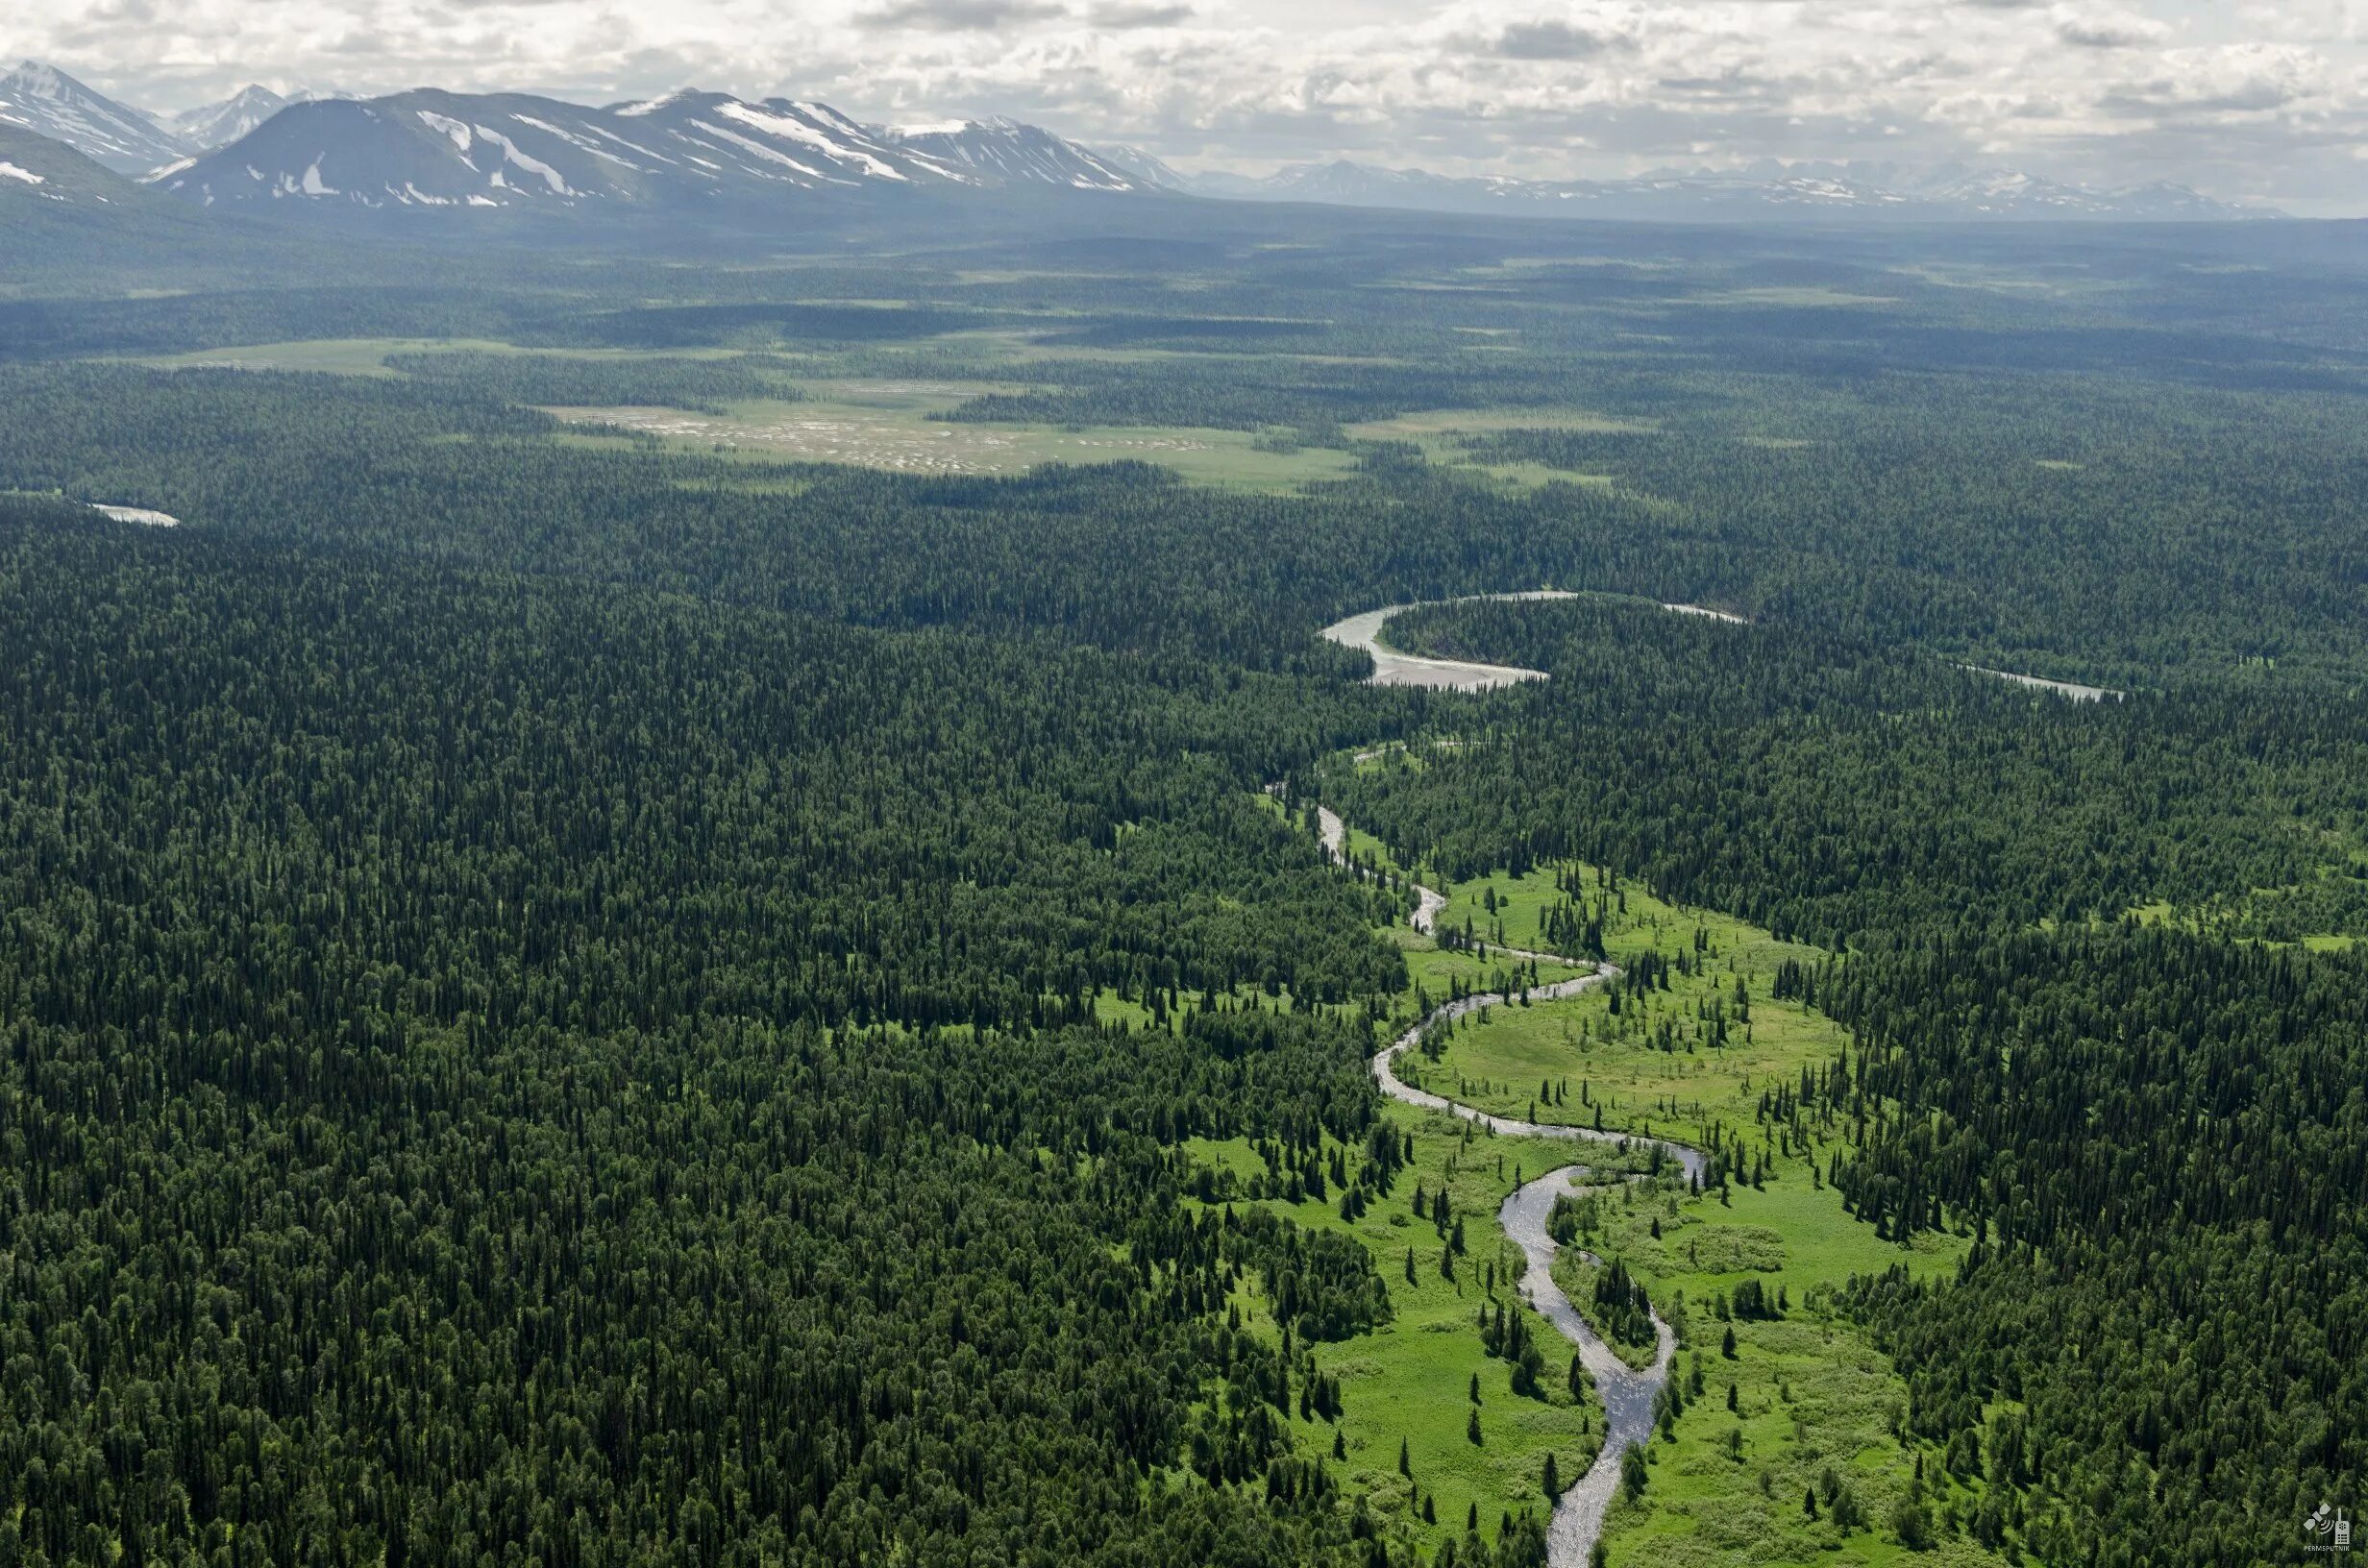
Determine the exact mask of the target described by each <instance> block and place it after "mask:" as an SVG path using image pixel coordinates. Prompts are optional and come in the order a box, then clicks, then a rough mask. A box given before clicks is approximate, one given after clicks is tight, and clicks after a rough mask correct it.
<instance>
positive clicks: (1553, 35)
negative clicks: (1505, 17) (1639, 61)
mask: <svg viewBox="0 0 2368 1568" xmlns="http://www.w3.org/2000/svg"><path fill="white" fill-rule="evenodd" d="M1628 44H1629V40H1628V39H1627V38H1626V37H1620V36H1618V35H1616V34H1604V33H1598V32H1595V31H1594V30H1592V29H1591V28H1584V27H1574V26H1572V25H1571V24H1570V23H1568V22H1563V21H1543V22H1509V23H1507V24H1506V26H1505V30H1504V31H1503V32H1501V33H1499V34H1497V35H1496V46H1495V47H1496V53H1498V54H1500V55H1502V56H1504V57H1505V58H1506V59H1507V60H1587V59H1590V58H1591V57H1592V56H1595V55H1599V54H1602V53H1603V52H1604V51H1605V50H1606V49H1618V48H1624V47H1627V46H1628Z"/></svg>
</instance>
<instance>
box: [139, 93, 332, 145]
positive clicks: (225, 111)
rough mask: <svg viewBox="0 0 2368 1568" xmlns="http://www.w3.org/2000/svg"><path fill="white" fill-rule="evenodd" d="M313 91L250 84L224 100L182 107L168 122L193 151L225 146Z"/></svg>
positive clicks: (309, 97) (303, 101)
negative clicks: (283, 91) (284, 91)
mask: <svg viewBox="0 0 2368 1568" xmlns="http://www.w3.org/2000/svg"><path fill="white" fill-rule="evenodd" d="M317 96H319V95H318V94H316V93H313V92H309V91H308V90H306V89H304V88H302V87H299V88H298V89H297V90H296V91H294V92H291V93H289V94H288V95H287V96H285V97H282V96H281V95H280V94H279V93H276V92H274V91H272V90H271V89H270V88H269V87H266V86H259V85H257V84H252V83H251V84H249V85H248V86H243V87H240V88H239V89H238V90H237V91H236V92H234V93H233V94H231V95H230V96H229V97H228V98H225V99H223V100H222V101H221V102H220V103H215V104H201V105H199V106H198V107H197V108H195V109H185V110H182V111H181V112H180V113H178V114H176V115H174V116H173V117H172V120H171V122H170V125H171V129H172V132H173V134H174V135H177V136H179V137H180V138H181V139H182V140H183V141H184V142H185V143H186V144H187V145H188V148H189V150H190V151H191V152H192V153H198V152H205V151H207V150H209V149H210V148H214V147H227V146H229V145H230V144H231V143H232V142H234V141H236V140H237V139H238V138H239V137H241V136H243V135H250V134H251V133H253V132H254V131H255V130H257V129H258V128H259V127H260V126H261V125H262V123H263V122H264V121H265V120H268V119H270V118H271V117H272V116H273V115H274V114H277V113H279V112H280V110H284V109H285V108H287V106H288V105H290V104H306V103H310V102H311V101H312V100H313V99H314V98H315V97H317Z"/></svg>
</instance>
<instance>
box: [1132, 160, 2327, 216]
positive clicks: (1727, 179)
mask: <svg viewBox="0 0 2368 1568" xmlns="http://www.w3.org/2000/svg"><path fill="white" fill-rule="evenodd" d="M1163 167H1164V165H1163ZM1171 172H1172V171H1171ZM1177 178H1178V179H1179V181H1180V188H1182V189H1184V190H1187V191H1191V192H1194V193H1196V194H1199V195H1204V196H1214V197H1221V198H1225V199H1229V200H1234V201H1267V202H1316V203H1322V204H1327V205H1332V206H1342V207H1378V208H1408V209H1413V210H1418V211H1429V212H1471V213H1482V212H1485V213H1498V214H1506V215H1522V214H1527V215H1532V216H1551V217H1573V218H1647V219H1727V220H1750V219H1754V218H1765V217H1771V216H1774V217H1803V218H1828V219H1839V220H1877V221H1902V220H1906V221H1919V222H1949V221H1959V220H1982V219H2011V220H2030V219H2054V220H2062V219H2087V220H2091V221H2120V222H2159V221H2187V222H2223V221H2230V220H2243V219H2257V218H2275V217H2278V216H2281V215H2282V214H2280V213H2277V212H2274V211H2271V210H2268V209H2266V208H2253V207H2240V206H2237V205H2235V204H2232V203H2228V202H2221V201H2215V200H2214V199H2212V198H2210V197H2208V196H2205V195H2202V194H2200V193H2199V192H2196V191H2194V190H2190V189H2188V188H2187V187H2186V186H2184V185H2174V184H2145V185H2134V186H2127V187H2121V188H2116V189H2110V190H2100V189H2097V188H2094V187H2091V186H2086V185H2077V184H2066V183H2063V182H2060V181H2053V180H2046V179H2042V178H2040V177H2038V176H2035V175H2030V174H2024V173H2020V172H2017V171H2014V170H2009V169H1984V170H1970V169H1965V168H1962V167H1959V166H1948V167H1944V168H1942V169H1938V170H1935V171H1930V172H1927V173H1917V172H1915V171H1911V170H1905V169H1900V168H1897V167H1895V166H1890V165H1884V166H1880V167H1875V168H1866V167H1862V166H1858V165H1854V164H1846V163H1840V164H1836V163H1795V164H1781V163H1776V162H1774V161H1766V162H1762V163H1760V164H1757V165H1754V166H1753V167H1751V168H1748V169H1744V170H1739V171H1734V172H1717V171H1710V170H1701V171H1694V172H1690V173H1689V172H1681V171H1674V170H1672V171H1667V172H1663V173H1657V174H1647V175H1641V176H1639V177H1637V178H1635V179H1632V180H1516V179H1509V178H1500V177H1466V176H1455V175H1441V174H1433V173H1430V172H1429V171H1427V170H1423V169H1390V168H1380V167H1376V166H1374V165H1372V164H1368V163H1356V162H1349V161H1345V160H1344V161H1338V162H1332V163H1299V164H1294V165H1291V166H1290V167H1287V168H1283V169H1279V170H1277V171H1276V172H1274V173H1273V174H1270V175H1267V176H1264V177H1263V178H1249V177H1246V176H1242V175H1233V174H1208V175H1201V176H1198V177H1196V178H1184V177H1181V176H1179V177H1177Z"/></svg>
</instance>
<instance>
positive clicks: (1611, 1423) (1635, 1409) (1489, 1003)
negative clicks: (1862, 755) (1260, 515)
mask: <svg viewBox="0 0 2368 1568" xmlns="http://www.w3.org/2000/svg"><path fill="white" fill-rule="evenodd" d="M1471 597H1472V598H1476V599H1497V600H1535V599H1568V598H1571V597H1573V596H1571V595H1569V594H1564V593H1556V592H1552V591H1550V590H1541V591H1538V592H1534V593H1526V594H1481V595H1474V596H1471ZM1450 602H1453V601H1450ZM1416 607H1417V606H1414V605H1409V604H1395V605H1392V606H1390V607H1389V608H1387V609H1381V610H1369V611H1368V612H1366V613H1365V614H1363V615H1357V616H1351V617H1349V618H1348V619H1347V620H1345V621H1343V622H1340V623H1339V624H1338V625H1332V626H1328V627H1326V628H1325V630H1324V635H1325V636H1326V637H1328V638H1330V639H1331V640H1332V641H1334V642H1336V643H1342V644H1344V645H1346V646H1348V647H1351V648H1362V649H1365V650H1366V651H1367V652H1368V653H1370V654H1371V655H1372V658H1373V674H1372V677H1371V679H1372V681H1373V683H1374V684H1375V685H1382V686H1431V687H1441V688H1446V689H1451V690H1455V691H1483V690H1486V689H1488V688H1490V687H1492V686H1503V685H1510V684H1512V683H1513V682H1515V681H1522V680H1543V679H1545V678H1546V674H1545V672H1544V671H1542V670H1523V669H1519V668H1517V667H1514V666H1510V665H1495V664H1475V663H1470V662H1468V661H1463V660H1456V659H1425V658H1417V657H1415V656H1413V655H1411V654H1405V653H1397V652H1394V651H1392V650H1390V649H1384V648H1382V647H1381V646H1380V644H1379V635H1380V631H1381V627H1382V625H1383V624H1384V623H1385V622H1387V621H1388V620H1389V619H1390V617H1392V616H1394V615H1396V614H1398V613H1399V612H1400V611H1402V610H1408V609H1413V608H1416ZM1671 607H1672V608H1680V609H1684V608H1687V607H1685V606H1671ZM1696 613H1701V612H1696ZM1710 613H1716V612H1710ZM1317 820H1318V825H1319V830H1320V833H1321V835H1322V838H1323V844H1324V847H1325V848H1326V849H1328V850H1329V851H1330V852H1331V854H1332V858H1333V859H1334V860H1336V861H1342V862H1345V860H1346V858H1347V840H1348V829H1347V824H1346V823H1344V822H1343V821H1341V819H1340V818H1339V816H1337V815H1336V814H1334V813H1333V812H1331V811H1328V810H1325V809H1323V808H1318V811H1317ZM1415 897H1416V907H1415V913H1414V917H1413V924H1414V926H1415V929H1417V930H1418V931H1424V932H1428V931H1430V930H1431V929H1432V927H1433V925H1434V924H1435V923H1436V921H1437V919H1438V916H1439V912H1440V911H1441V910H1442V909H1443V908H1444V907H1445V906H1446V902H1447V900H1446V898H1445V896H1444V895H1443V894H1440V893H1438V892H1437V891H1435V890H1433V889H1430V888H1426V887H1422V886H1419V885H1418V886H1417V887H1416V888H1415ZM1495 950H1496V951H1497V952H1500V953H1502V954H1504V955H1505V956H1507V957H1509V958H1519V959H1538V960H1543V961H1550V962H1554V963H1562V964H1566V963H1568V962H1569V960H1567V959H1566V958H1562V957H1560V956H1559V955H1557V954H1553V953H1539V952H1531V951H1529V950H1528V949H1526V948H1520V947H1498V948H1496V949H1495ZM1618 973H1619V970H1618V969H1617V968H1614V967H1613V966H1612V965H1609V964H1601V965H1597V966H1596V968H1595V972H1593V973H1592V974H1583V975H1579V976H1576V977H1575V978H1572V979H1568V980H1561V981H1556V982H1554V983H1553V984H1551V985H1544V986H1536V987H1532V988H1531V990H1530V992H1529V994H1530V997H1531V999H1532V1000H1534V1001H1550V1000H1553V999H1555V998H1558V997H1563V996H1574V995H1576V994H1578V993H1579V992H1582V991H1585V990H1587V989H1588V988H1589V987H1590V986H1596V985H1601V984H1602V983H1603V982H1605V981H1606V980H1609V979H1611V978H1612V977H1614V976H1616V975H1617V974H1618ZM1507 1000H1509V998H1508V997H1506V996H1505V995H1504V994H1503V993H1501V992H1483V993H1481V994H1478V995H1473V996H1465V997H1460V998H1458V999H1457V1000H1455V1001H1451V1002H1448V1003H1445V1004H1444V1005H1443V1006H1441V1007H1437V1008H1434V1009H1432V1011H1431V1012H1430V1014H1429V1015H1428V1016H1427V1017H1424V1018H1423V1019H1422V1020H1421V1021H1420V1022H1419V1023H1418V1024H1416V1025H1415V1026H1414V1027H1413V1028H1412V1029H1409V1030H1407V1031H1406V1032H1405V1033H1404V1034H1402V1035H1400V1036H1399V1037H1398V1038H1397V1039H1396V1040H1395V1041H1392V1042H1391V1043H1390V1044H1389V1045H1388V1046H1387V1047H1385V1048H1384V1049H1383V1050H1382V1051H1381V1052H1380V1053H1379V1054H1378V1055H1376V1056H1375V1057H1374V1058H1373V1077H1374V1079H1375V1081H1376V1082H1377V1083H1379V1085H1380V1086H1381V1091H1382V1092H1383V1093H1384V1094H1387V1095H1389V1096H1390V1097H1391V1098H1392V1099H1394V1100H1401V1101H1403V1102H1405V1103H1406V1104H1408V1105H1418V1106H1422V1107H1424V1108H1425V1109H1428V1110H1433V1111H1444V1112H1446V1113H1447V1114H1448V1115H1454V1116H1461V1117H1462V1118H1464V1119H1465V1120H1466V1121H1470V1122H1476V1123H1478V1124H1479V1125H1481V1126H1483V1127H1486V1128H1488V1129H1490V1130H1491V1131H1492V1132H1496V1133H1501V1134H1505V1135H1508V1136H1511V1137H1520V1138H1549V1139H1567V1140H1569V1141H1572V1142H1598V1143H1610V1144H1615V1145H1617V1146H1619V1147H1621V1148H1634V1147H1636V1146H1638V1145H1640V1144H1658V1145H1659V1146H1660V1148H1661V1149H1662V1151H1663V1152H1664V1153H1665V1155H1666V1156H1667V1157H1668V1159H1669V1161H1670V1163H1672V1164H1675V1165H1677V1166H1678V1167H1679V1168H1680V1169H1682V1170H1683V1171H1685V1173H1686V1174H1687V1175H1689V1176H1694V1177H1698V1176H1700V1175H1701V1174H1702V1170H1703V1159H1702V1156H1701V1154H1700V1153H1699V1152H1698V1151H1697V1150H1694V1149H1690V1148H1689V1147H1687V1146H1686V1145H1685V1144H1683V1143H1673V1142H1670V1141H1669V1140H1668V1139H1657V1138H1639V1137H1634V1136H1631V1135H1628V1134H1623V1133H1606V1132H1598V1131H1596V1130H1595V1129H1594V1128H1592V1127H1567V1126H1561V1125H1554V1124H1541V1123H1535V1122H1527V1121H1517V1120H1515V1119H1513V1118H1512V1117H1509V1116H1498V1115H1490V1114H1489V1113H1488V1112H1486V1111H1482V1110H1480V1109H1479V1108H1478V1107H1476V1106H1469V1105H1465V1104H1462V1103H1461V1102H1459V1101H1455V1100H1450V1099H1447V1098H1445V1097H1444V1096H1443V1095H1438V1094H1433V1093H1431V1092H1429V1091H1428V1090H1423V1089H1419V1088H1417V1087H1415V1086H1414V1085H1411V1084H1408V1083H1406V1082H1405V1081H1404V1080H1402V1079H1400V1078H1399V1077H1398V1075H1397V1059H1398V1057H1399V1056H1401V1055H1403V1054H1404V1053H1405V1052H1406V1051H1407V1050H1408V1049H1409V1048H1411V1047H1413V1046H1415V1045H1417V1044H1418V1043H1420V1041H1421V1039H1422V1034H1423V1031H1424V1030H1425V1029H1427V1028H1429V1027H1430V1026H1431V1025H1433V1024H1436V1023H1443V1022H1451V1021H1453V1020H1454V1019H1456V1018H1460V1017H1464V1016H1465V1015H1466V1014H1468V1013H1474V1012H1477V1011H1479V1010H1480V1009H1481V1008H1484V1007H1493V1006H1499V1005H1502V1004H1503V1003H1505V1002H1506V1001H1507ZM1593 1175H1594V1171H1593V1169H1592V1168H1591V1167H1590V1166H1588V1165H1583V1164H1568V1165H1562V1166H1559V1167H1557V1168H1556V1169H1553V1170H1549V1171H1547V1172H1546V1173H1545V1174H1544V1175H1542V1176H1541V1177H1539V1178H1537V1179H1536V1180H1535V1181H1532V1182H1528V1183H1525V1184H1524V1185H1523V1186H1521V1187H1520V1188H1517V1189H1516V1190H1515V1191H1514V1193H1513V1195H1512V1196H1511V1197H1508V1198H1507V1199H1505V1202H1504V1206H1503V1207H1502V1208H1501V1209H1499V1210H1498V1211H1497V1214H1496V1218H1497V1223H1498V1224H1499V1225H1501V1226H1502V1227H1503V1229H1504V1233H1505V1235H1506V1236H1507V1237H1510V1238H1511V1239H1512V1240H1513V1242H1514V1244H1515V1245H1517V1246H1518V1247H1519V1248H1520V1249H1521V1255H1522V1258H1523V1260H1524V1261H1525V1263H1526V1265H1527V1266H1526V1267H1525V1268H1524V1269H1523V1271H1522V1275H1521V1293H1522V1295H1523V1296H1524V1297H1526V1298H1527V1299H1528V1301H1529V1304H1530V1305H1531V1306H1532V1307H1533V1308H1535V1309H1536V1310H1537V1311H1538V1315H1539V1316H1541V1317H1542V1318H1544V1319H1545V1320H1546V1321H1547V1322H1549V1323H1551V1324H1553V1325H1554V1327H1555V1329H1556V1330H1557V1331H1558V1332H1560V1333H1561V1335H1563V1337H1564V1338H1566V1339H1568V1340H1569V1341H1570V1342H1571V1343H1572V1344H1573V1345H1576V1346H1577V1347H1578V1352H1579V1359H1580V1360H1582V1361H1583V1362H1584V1363H1585V1364H1586V1367H1587V1372H1588V1376H1589V1377H1591V1378H1592V1379H1593V1380H1594V1384H1595V1392H1596V1394H1597V1395H1598V1396H1599V1397H1600V1398H1601V1399H1602V1401H1603V1409H1604V1443H1603V1449H1602V1452H1601V1453H1599V1454H1598V1455H1596V1457H1595V1462H1594V1463H1593V1464H1592V1465H1591V1466H1589V1467H1588V1471H1587V1474H1586V1475H1584V1476H1581V1477H1580V1478H1579V1479H1578V1480H1577V1481H1576V1482H1572V1483H1571V1485H1570V1486H1569V1487H1568V1488H1567V1489H1566V1490H1565V1491H1564V1493H1563V1495H1562V1497H1561V1498H1560V1500H1558V1501H1557V1502H1556V1503H1555V1505H1554V1518H1553V1521H1552V1523H1551V1524H1550V1525H1549V1526H1548V1527H1547V1532H1546V1561H1547V1563H1548V1564H1549V1565H1550V1568H1584V1565H1585V1564H1586V1562H1587V1560H1588V1556H1589V1554H1590V1552H1591V1550H1592V1548H1593V1547H1594V1544H1595V1538H1596V1536H1597V1535H1599V1534H1600V1533H1601V1532H1602V1531H1603V1518H1604V1514H1605V1511H1606V1510H1607V1509H1609V1508H1610V1507H1611V1505H1612V1494H1613V1493H1614V1492H1616V1491H1617V1490H1618V1489H1619V1470H1620V1464H1619V1461H1620V1454H1621V1453H1622V1451H1623V1450H1625V1449H1626V1448H1627V1447H1628V1446H1629V1445H1630V1444H1631V1443H1647V1442H1650V1441H1651V1440H1652V1435H1653V1398H1654V1396H1655V1395H1656V1394H1658V1393H1659V1392H1660V1391H1661V1388H1662V1385H1663V1384H1665V1383H1666V1382H1667V1381H1668V1377H1669V1361H1670V1358H1671V1357H1672V1356H1673V1355H1674V1354H1675V1353H1676V1349H1677V1340H1676V1336H1675V1335H1672V1334H1671V1333H1670V1332H1669V1326H1668V1324H1667V1323H1665V1322H1664V1321H1662V1318H1661V1314H1660V1313H1658V1312H1655V1313H1654V1314H1653V1328H1654V1331H1655V1333H1656V1335H1658V1339H1659V1343H1658V1344H1657V1345H1656V1347H1655V1350H1654V1354H1653V1361H1652V1364H1651V1365H1650V1366H1648V1367H1646V1368H1644V1369H1643V1370H1642V1371H1638V1370H1636V1369H1635V1368H1632V1367H1630V1366H1629V1365H1628V1364H1627V1363H1626V1362H1624V1361H1622V1360H1620V1359H1619V1358H1618V1357H1617V1356H1616V1355H1615V1354H1614V1353H1613V1351H1612V1348H1611V1347H1610V1346H1609V1345H1607V1344H1605V1343H1604V1342H1603V1340H1602V1338H1601V1337H1600V1336H1599V1335H1596V1333H1595V1331H1594V1329H1593V1328H1592V1327H1591V1326H1590V1324H1589V1323H1588V1321H1587V1319H1586V1318H1585V1317H1584V1316H1583V1315H1582V1314H1581V1313H1580V1311H1579V1310H1578V1309H1577V1308H1576V1307H1574V1306H1572V1305H1571V1303H1570V1298H1569V1297H1567V1296H1566V1295H1565V1294H1564V1293H1563V1290H1562V1287H1561V1286H1558V1285H1556V1284H1555V1283H1554V1274H1553V1264H1554V1254H1555V1252H1556V1251H1557V1250H1558V1248H1557V1244H1556V1242H1555V1240H1554V1238H1553V1237H1551V1236H1549V1235H1547V1234H1546V1220H1547V1218H1548V1217H1549V1216H1550V1215H1551V1214H1552V1213H1553V1212H1554V1200H1555V1199H1556V1198H1558V1197H1561V1196H1563V1195H1565V1194H1571V1195H1574V1196H1575V1195H1577V1194H1579V1193H1582V1192H1585V1191H1588V1190H1589V1189H1590V1188H1591V1186H1596V1185H1600V1184H1595V1183H1592V1182H1591V1180H1590V1179H1591V1177H1593Z"/></svg>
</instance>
